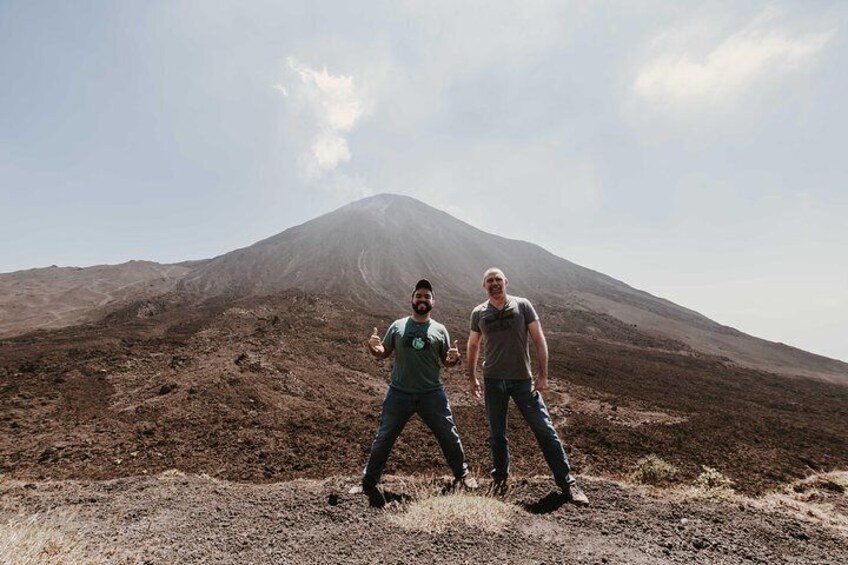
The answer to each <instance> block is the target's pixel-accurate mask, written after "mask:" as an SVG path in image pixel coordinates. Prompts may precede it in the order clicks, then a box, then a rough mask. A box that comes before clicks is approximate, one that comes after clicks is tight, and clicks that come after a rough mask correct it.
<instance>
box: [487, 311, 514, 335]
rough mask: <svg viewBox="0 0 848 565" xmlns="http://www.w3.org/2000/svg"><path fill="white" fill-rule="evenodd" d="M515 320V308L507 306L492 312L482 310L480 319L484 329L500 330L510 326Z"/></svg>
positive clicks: (490, 330)
mask: <svg viewBox="0 0 848 565" xmlns="http://www.w3.org/2000/svg"><path fill="white" fill-rule="evenodd" d="M515 320H516V316H515V309H514V308H510V307H509V306H507V307H505V308H504V309H503V310H498V311H497V312H495V313H493V314H489V313H487V312H484V313H483V316H482V319H481V320H480V321H481V322H482V323H483V324H484V325H485V326H486V331H488V332H502V331H505V330H508V329H509V328H511V327H512V326H513V323H514V322H515Z"/></svg>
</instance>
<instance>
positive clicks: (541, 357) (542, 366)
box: [527, 320, 548, 390]
mask: <svg viewBox="0 0 848 565" xmlns="http://www.w3.org/2000/svg"><path fill="white" fill-rule="evenodd" d="M527 330H528V331H529V332H530V337H532V338H533V345H534V346H535V347H536V360H537V361H538V362H539V374H538V375H536V381H535V383H534V388H535V389H536V390H548V341H547V340H546V339H545V332H543V331H542V324H540V323H539V320H536V321H535V322H531V323H530V325H529V326H527Z"/></svg>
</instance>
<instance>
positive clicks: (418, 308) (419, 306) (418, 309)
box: [412, 302, 433, 316]
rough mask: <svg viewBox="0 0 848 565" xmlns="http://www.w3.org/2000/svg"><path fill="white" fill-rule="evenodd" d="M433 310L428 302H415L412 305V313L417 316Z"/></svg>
mask: <svg viewBox="0 0 848 565" xmlns="http://www.w3.org/2000/svg"><path fill="white" fill-rule="evenodd" d="M432 309H433V305H432V304H430V303H429V302H416V303H414V304H413V305H412V311H413V312H415V313H416V314H418V315H419V316H424V315H425V314H427V313H429V312H430V310H432Z"/></svg>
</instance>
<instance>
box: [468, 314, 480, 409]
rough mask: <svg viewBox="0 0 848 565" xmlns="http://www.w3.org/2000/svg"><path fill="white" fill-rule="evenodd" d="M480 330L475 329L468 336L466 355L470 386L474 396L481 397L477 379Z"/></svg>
mask: <svg viewBox="0 0 848 565" xmlns="http://www.w3.org/2000/svg"><path fill="white" fill-rule="evenodd" d="M481 335H482V334H481V333H480V332H475V331H474V330H472V331H471V333H470V334H469V336H468V347H467V348H466V350H465V356H466V357H467V358H468V369H467V372H468V386H469V389H470V390H471V394H472V396H474V398H480V397H481V394H480V381H479V380H478V379H477V357H478V355H479V354H480V337H481Z"/></svg>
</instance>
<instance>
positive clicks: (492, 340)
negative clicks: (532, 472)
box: [467, 268, 589, 505]
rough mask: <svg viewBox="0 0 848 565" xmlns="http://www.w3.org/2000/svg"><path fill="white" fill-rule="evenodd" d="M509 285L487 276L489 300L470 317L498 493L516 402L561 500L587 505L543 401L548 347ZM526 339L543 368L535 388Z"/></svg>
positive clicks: (529, 309) (471, 364) (472, 355)
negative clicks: (509, 420)
mask: <svg viewBox="0 0 848 565" xmlns="http://www.w3.org/2000/svg"><path fill="white" fill-rule="evenodd" d="M507 285H509V280H507V278H506V275H504V273H503V271H502V270H500V269H495V268H492V269H489V270H487V271H486V273H485V274H484V275H483V288H485V289H486V293H487V294H488V295H489V299H488V300H487V301H486V302H484V303H482V304H480V305H479V306H477V307H476V308H474V310H473V311H472V312H471V334H470V335H469V337H468V349H467V356H468V379H469V384H470V386H471V393H472V394H473V395H474V396H475V397H476V398H480V381H479V379H478V378H477V357H478V355H479V353H480V341H481V340H482V341H483V358H484V360H483V377H484V381H485V399H486V418H487V420H488V422H489V447H490V448H491V450H492V462H493V464H494V465H493V469H492V472H491V474H492V478H493V479H494V485H495V488H496V489H497V490H504V489H505V488H506V481H507V478H508V476H509V449H508V447H507V438H506V422H507V409H508V407H509V399H510V398H512V399H513V400H514V401H515V404H516V406H518V409H519V410H520V411H521V415H522V416H523V417H524V420H525V421H526V422H527V423H528V424H529V425H530V429H531V430H533V433H534V434H535V436H536V440H537V441H538V442H539V447H541V449H542V453H543V455H544V456H545V461H546V462H547V463H548V467H550V469H551V472H552V473H553V475H554V480H555V481H556V483H557V485H558V486H559V487H560V488H561V489H562V492H563V495H564V496H565V497H566V499H567V500H568V501H570V502H574V503H575V504H580V505H587V504H589V499H588V498H587V497H586V495H585V494H584V493H583V491H582V490H581V489H580V487H578V486H577V484H576V481H575V479H574V477H573V476H572V475H571V466H570V465H569V463H568V457H567V456H566V454H565V449H564V448H563V446H562V442H561V441H560V439H559V436H558V435H557V431H556V428H554V425H553V422H552V421H551V416H550V414H549V413H548V408H547V406H545V401H544V400H543V399H542V395H541V391H544V390H548V344H547V341H546V340H545V334H544V333H543V332H542V326H541V324H540V322H539V316H538V314H536V310H535V309H534V308H533V305H532V304H530V301H529V300H527V299H526V298H520V297H517V296H509V295H508V294H507V293H506V288H507ZM528 335H529V336H530V337H531V338H532V340H533V344H534V346H535V348H536V356H537V361H538V365H539V374H538V375H537V376H536V380H535V383H533V375H532V373H531V369H530V349H529V343H528V339H527V337H528ZM534 384H535V386H534Z"/></svg>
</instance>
